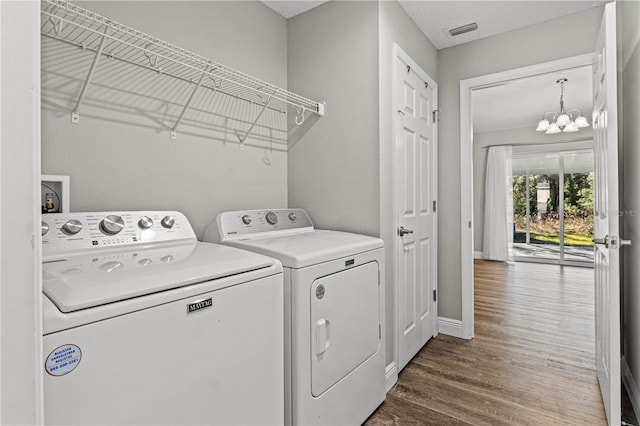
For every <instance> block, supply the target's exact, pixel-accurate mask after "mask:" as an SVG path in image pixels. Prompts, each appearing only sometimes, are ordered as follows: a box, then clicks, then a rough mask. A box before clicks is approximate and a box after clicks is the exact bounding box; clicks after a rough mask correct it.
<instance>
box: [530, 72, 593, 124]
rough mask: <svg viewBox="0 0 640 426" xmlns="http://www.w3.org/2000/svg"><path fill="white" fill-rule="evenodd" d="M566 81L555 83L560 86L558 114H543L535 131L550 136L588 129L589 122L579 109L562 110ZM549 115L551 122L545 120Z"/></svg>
mask: <svg viewBox="0 0 640 426" xmlns="http://www.w3.org/2000/svg"><path fill="white" fill-rule="evenodd" d="M567 81H568V80H567V79H566V78H561V79H559V80H558V81H556V84H559V85H560V112H545V113H544V115H543V116H542V120H540V122H539V123H538V127H537V128H536V131H538V132H545V133H546V134H548V135H552V134H555V133H560V132H568V133H571V132H577V131H578V130H580V129H582V128H583V127H589V122H588V121H587V119H586V117H584V116H583V115H582V112H581V111H580V110H579V109H570V110H569V111H565V110H564V83H566V82H567ZM549 114H552V115H551V121H549V120H547V116H548V115H549Z"/></svg>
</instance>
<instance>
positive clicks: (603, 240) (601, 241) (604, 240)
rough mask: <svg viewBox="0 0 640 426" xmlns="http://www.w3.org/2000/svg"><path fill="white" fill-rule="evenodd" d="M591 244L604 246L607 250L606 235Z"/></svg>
mask: <svg viewBox="0 0 640 426" xmlns="http://www.w3.org/2000/svg"><path fill="white" fill-rule="evenodd" d="M593 242H594V243H596V244H601V245H603V246H605V247H606V248H609V236H608V235H605V236H604V238H594V240H593Z"/></svg>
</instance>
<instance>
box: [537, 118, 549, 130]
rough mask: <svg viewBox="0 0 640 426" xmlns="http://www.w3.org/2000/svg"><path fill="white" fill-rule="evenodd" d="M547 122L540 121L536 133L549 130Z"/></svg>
mask: <svg viewBox="0 0 640 426" xmlns="http://www.w3.org/2000/svg"><path fill="white" fill-rule="evenodd" d="M549 126H550V124H549V122H548V121H547V120H545V119H542V120H540V122H539V123H538V128H537V129H536V132H546V131H547V130H549Z"/></svg>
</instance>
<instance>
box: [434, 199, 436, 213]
mask: <svg viewBox="0 0 640 426" xmlns="http://www.w3.org/2000/svg"><path fill="white" fill-rule="evenodd" d="M433 212H434V213H435V212H436V200H433Z"/></svg>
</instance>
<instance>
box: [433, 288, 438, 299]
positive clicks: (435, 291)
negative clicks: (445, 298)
mask: <svg viewBox="0 0 640 426" xmlns="http://www.w3.org/2000/svg"><path fill="white" fill-rule="evenodd" d="M433 301H434V302H436V301H438V290H433Z"/></svg>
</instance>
